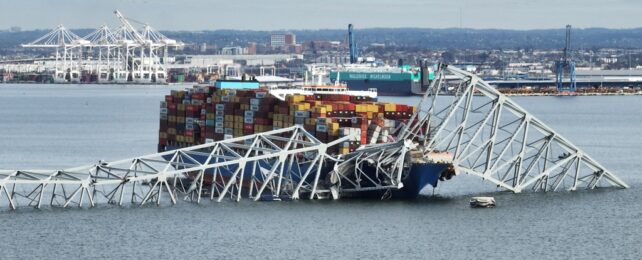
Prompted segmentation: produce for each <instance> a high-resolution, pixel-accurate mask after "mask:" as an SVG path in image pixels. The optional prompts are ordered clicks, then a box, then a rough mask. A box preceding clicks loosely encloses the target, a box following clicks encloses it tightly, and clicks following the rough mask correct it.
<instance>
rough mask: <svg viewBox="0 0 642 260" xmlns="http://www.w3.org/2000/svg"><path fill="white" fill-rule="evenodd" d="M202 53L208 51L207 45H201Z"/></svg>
mask: <svg viewBox="0 0 642 260" xmlns="http://www.w3.org/2000/svg"><path fill="white" fill-rule="evenodd" d="M200 51H201V52H206V51H207V43H201V47H200Z"/></svg>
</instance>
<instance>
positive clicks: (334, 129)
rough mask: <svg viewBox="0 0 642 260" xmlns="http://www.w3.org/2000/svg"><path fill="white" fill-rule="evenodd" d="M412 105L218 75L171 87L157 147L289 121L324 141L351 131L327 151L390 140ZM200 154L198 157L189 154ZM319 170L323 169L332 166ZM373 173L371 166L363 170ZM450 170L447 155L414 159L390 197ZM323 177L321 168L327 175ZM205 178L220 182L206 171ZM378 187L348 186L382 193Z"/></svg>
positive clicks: (408, 194)
mask: <svg viewBox="0 0 642 260" xmlns="http://www.w3.org/2000/svg"><path fill="white" fill-rule="evenodd" d="M415 110H416V108H415V107H413V106H409V105H404V104H393V103H384V102H377V97H376V95H372V92H364V91H359V90H356V91H352V90H348V89H346V88H345V86H307V87H303V88H301V89H300V90H298V91H297V90H293V89H290V90H283V89H280V90H279V89H264V88H259V87H258V84H257V83H256V82H253V81H242V80H240V81H230V80H219V81H217V82H216V83H215V84H214V85H196V86H194V87H193V88H191V89H186V90H172V91H171V94H170V95H166V96H165V100H164V101H162V102H161V104H160V131H159V144H158V150H159V152H163V151H169V150H174V149H178V148H182V147H188V146H193V145H198V144H203V143H210V142H215V141H219V140H224V139H230V138H234V137H240V136H244V135H251V134H255V133H261V132H266V131H272V130H276V129H281V128H286V127H291V126H294V125H300V126H303V128H304V129H305V130H306V131H307V132H309V133H310V134H312V135H314V136H315V137H316V138H317V139H318V140H319V141H321V142H324V143H328V142H332V141H334V140H337V139H339V138H341V137H345V136H351V138H350V139H349V140H348V141H346V142H343V143H341V144H340V145H337V146H332V147H329V149H328V151H327V153H328V154H330V155H346V154H349V153H351V152H354V151H355V150H357V149H359V147H360V146H362V145H364V144H377V143H388V142H393V141H395V136H394V134H393V133H395V131H396V130H398V129H399V128H400V127H401V126H402V124H406V123H408V120H409V119H410V118H411V117H412V115H413V113H414V112H415ZM195 159H196V160H199V161H201V160H202V161H204V160H205V157H203V158H195ZM331 168H332V167H331V165H329V169H327V171H324V174H326V175H327V173H328V172H330V171H331ZM366 172H371V173H372V174H373V175H374V172H376V171H375V170H373V171H366ZM452 175H454V171H453V170H452V164H451V161H448V160H447V159H446V160H442V161H439V162H436V161H433V162H423V163H416V164H413V166H412V167H411V168H410V169H409V170H408V173H407V174H406V175H405V176H406V177H405V178H404V188H403V189H401V190H398V191H395V192H394V194H388V195H392V196H393V197H394V198H414V197H416V196H418V195H419V192H420V191H421V189H423V188H424V187H425V186H427V185H431V186H433V187H435V186H436V185H437V182H438V181H439V179H440V178H441V180H444V178H447V179H450V177H451V176H452ZM326 177H327V176H326ZM204 181H205V182H206V183H210V184H211V183H212V182H223V181H225V180H213V177H212V175H211V174H210V176H209V178H208V176H205V180H204ZM383 192H384V191H372V192H368V193H362V194H354V197H378V198H381V196H383V195H384V194H383Z"/></svg>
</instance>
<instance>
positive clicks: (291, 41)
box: [284, 33, 296, 45]
mask: <svg viewBox="0 0 642 260" xmlns="http://www.w3.org/2000/svg"><path fill="white" fill-rule="evenodd" d="M284 38H285V45H295V44H296V35H294V34H292V33H288V34H286V35H285V37H284Z"/></svg>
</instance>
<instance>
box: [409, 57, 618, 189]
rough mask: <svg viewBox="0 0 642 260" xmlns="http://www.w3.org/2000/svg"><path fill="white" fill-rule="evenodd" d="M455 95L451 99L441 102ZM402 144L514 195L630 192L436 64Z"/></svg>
mask: <svg viewBox="0 0 642 260" xmlns="http://www.w3.org/2000/svg"><path fill="white" fill-rule="evenodd" d="M446 92H448V93H454V96H448V95H445V96H444V95H440V94H442V93H446ZM410 122H411V123H410V124H409V126H408V127H407V128H405V129H404V132H403V133H402V134H401V138H405V139H413V140H417V141H420V142H422V143H423V145H422V146H421V147H423V148H424V153H425V154H427V153H429V152H433V151H447V152H451V153H453V155H454V162H453V164H454V166H455V170H456V171H457V172H458V173H467V174H471V175H474V176H478V177H480V178H482V179H484V180H487V181H490V182H492V183H493V184H495V185H497V187H499V188H501V189H505V190H509V191H512V192H516V193H517V192H522V191H524V190H525V189H531V190H534V191H555V190H561V189H564V188H565V189H567V190H576V189H581V188H585V189H593V188H596V187H618V188H627V187H628V186H627V185H626V184H625V183H624V182H623V181H621V180H620V179H619V178H618V177H617V176H615V175H614V174H613V173H611V172H610V171H609V170H607V169H606V168H605V167H603V166H602V165H601V164H600V163H598V162H597V161H595V160H594V159H593V158H591V157H590V156H589V155H588V154H586V153H585V152H583V151H582V150H581V149H580V148H578V147H576V146H575V145H573V144H572V143H571V142H569V141H568V140H567V139H566V138H564V137H562V136H561V135H560V134H559V133H557V132H555V131H554V130H553V129H552V128H550V127H548V126H547V125H546V124H544V123H543V122H542V121H541V120H539V119H537V118H536V117H535V116H533V115H532V114H530V113H528V112H527V111H526V110H525V109H523V108H522V107H520V106H519V105H517V104H516V103H515V102H514V101H512V100H510V99H509V98H507V97H506V96H504V95H503V94H501V93H500V92H499V91H497V90H496V89H495V88H493V87H492V86H490V85H488V84H487V83H486V82H484V81H483V80H481V79H480V78H479V77H477V76H475V75H473V74H471V73H468V72H466V71H463V70H460V69H457V68H455V67H452V66H447V65H443V64H442V65H440V69H439V71H438V75H437V78H436V80H435V81H433V83H432V84H431V86H430V87H429V88H428V90H427V92H426V93H425V95H424V97H423V99H422V101H421V102H420V104H419V107H418V111H417V113H415V115H413V118H412V119H411V120H410Z"/></svg>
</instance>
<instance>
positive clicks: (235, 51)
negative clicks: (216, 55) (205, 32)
mask: <svg viewBox="0 0 642 260" xmlns="http://www.w3.org/2000/svg"><path fill="white" fill-rule="evenodd" d="M246 52H247V51H246V49H245V48H243V47H241V46H234V47H225V48H223V49H222V50H221V54H222V55H243V54H246Z"/></svg>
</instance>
